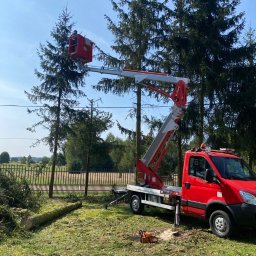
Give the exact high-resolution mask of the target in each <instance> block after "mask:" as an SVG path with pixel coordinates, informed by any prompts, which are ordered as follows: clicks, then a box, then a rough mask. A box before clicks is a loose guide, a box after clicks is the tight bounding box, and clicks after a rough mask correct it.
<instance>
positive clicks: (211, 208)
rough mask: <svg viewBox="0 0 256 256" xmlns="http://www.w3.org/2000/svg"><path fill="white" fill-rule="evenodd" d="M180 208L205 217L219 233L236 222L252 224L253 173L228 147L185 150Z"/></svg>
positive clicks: (255, 221)
mask: <svg viewBox="0 0 256 256" xmlns="http://www.w3.org/2000/svg"><path fill="white" fill-rule="evenodd" d="M181 210H182V212H183V213H185V214H189V215H194V216H196V217H202V218H206V219H207V220H209V224H210V227H211V229H212V232H213V233H214V234H216V235H217V236H219V237H226V236H229V235H231V234H232V233H233V231H234V229H235V227H236V226H251V227H252V226H254V227H256V175H255V173H254V172H253V171H252V170H251V169H250V167H249V166H248V165H247V164H246V163H245V161H243V160H242V159H241V158H240V157H238V156H236V155H235V154H234V153H233V151H232V150H229V149H220V150H211V149H209V148H208V149H199V150H190V151H187V152H186V153H185V159H184V167H183V178H182V193H181Z"/></svg>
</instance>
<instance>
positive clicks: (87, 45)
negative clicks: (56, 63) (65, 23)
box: [68, 34, 93, 63]
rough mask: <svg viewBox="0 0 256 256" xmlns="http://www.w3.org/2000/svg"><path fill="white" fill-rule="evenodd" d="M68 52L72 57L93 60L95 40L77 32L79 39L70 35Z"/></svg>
mask: <svg viewBox="0 0 256 256" xmlns="http://www.w3.org/2000/svg"><path fill="white" fill-rule="evenodd" d="M68 43H69V47H68V54H69V56H70V57H72V58H77V59H82V60H83V61H84V62H85V63H88V62H92V47H93V42H92V41H91V40H89V39H88V38H85V37H83V36H81V35H80V34H77V40H75V39H74V38H73V37H70V38H69V40H68Z"/></svg>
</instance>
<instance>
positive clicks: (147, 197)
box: [68, 34, 256, 237]
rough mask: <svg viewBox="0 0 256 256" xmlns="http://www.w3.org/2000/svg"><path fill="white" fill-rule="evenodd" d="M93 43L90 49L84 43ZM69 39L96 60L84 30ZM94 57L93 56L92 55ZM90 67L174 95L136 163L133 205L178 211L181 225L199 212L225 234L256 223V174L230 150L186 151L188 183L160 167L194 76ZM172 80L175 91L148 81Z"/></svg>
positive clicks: (73, 53)
mask: <svg viewBox="0 0 256 256" xmlns="http://www.w3.org/2000/svg"><path fill="white" fill-rule="evenodd" d="M87 41H88V42H90V44H89V46H90V47H89V48H88V47H84V42H87ZM71 42H72V40H69V51H68V52H69V55H70V57H73V58H79V59H82V60H83V61H84V62H85V63H88V62H91V61H92V45H93V43H92V42H91V41H90V40H88V39H86V38H84V37H83V36H81V35H79V34H78V40H77V45H76V46H75V47H74V46H73V45H72V43H71ZM88 56H89V57H88ZM86 68H87V70H88V71H89V72H98V73H104V74H112V75H118V76H125V77H131V78H134V79H135V83H140V84H141V85H143V86H146V87H147V88H149V89H150V90H153V91H156V92H158V93H160V94H162V95H164V96H165V97H169V98H170V99H172V100H173V102H174V105H173V107H172V108H171V112H170V114H169V116H168V117H167V118H166V120H165V122H164V124H163V125H162V127H161V129H160V131H159V133H158V134H157V136H156V138H155V139H154V141H153V142H152V144H151V146H150V147H149V148H148V150H147V152H146V153H145V155H144V156H143V158H142V159H140V160H138V161H137V163H136V169H137V172H138V175H139V177H140V180H141V183H140V184H138V185H127V191H128V192H127V194H128V195H129V196H130V207H131V210H132V211H133V212H134V213H137V214H138V213H141V212H142V210H143V208H144V205H148V206H153V207H159V208H164V209H168V210H174V211H175V225H178V224H179V214H180V212H181V213H183V214H188V215H193V216H196V217H199V218H204V219H206V220H208V221H209V224H210V227H211V230H212V232H213V233H214V234H215V235H217V236H219V237H228V236H230V235H232V234H233V233H234V231H235V228H236V227H237V226H251V227H256V174H255V173H254V172H253V171H252V170H251V169H250V168H249V166H248V165H247V164H246V163H245V162H244V161H243V160H242V159H241V158H240V157H238V156H236V155H235V154H234V152H233V151H232V150H230V149H220V150H211V149H210V148H207V147H205V146H204V147H201V148H199V149H192V150H190V151H187V152H186V153H185V157H184V166H183V176H182V187H175V186H165V185H164V183H163V181H162V179H161V177H160V176H159V175H158V174H157V170H158V168H159V166H160V164H161V161H162V159H163V157H164V155H165V153H166V152H167V148H168V144H169V142H170V139H171V138H172V137H173V135H174V133H175V131H176V130H177V129H178V127H179V126H178V124H177V122H178V120H179V119H180V118H181V116H182V114H183V109H184V108H185V106H186V103H187V84H188V82H189V79H187V78H181V77H174V76H171V75H168V74H165V73H155V72H147V71H138V70H126V69H113V68H105V67H101V68H97V67H90V66H86ZM146 80H150V81H158V82H165V83H166V82H167V83H170V84H173V85H174V90H173V92H172V93H169V92H166V91H163V90H161V89H159V88H157V87H155V86H152V85H150V84H149V85H147V84H145V82H144V81H146Z"/></svg>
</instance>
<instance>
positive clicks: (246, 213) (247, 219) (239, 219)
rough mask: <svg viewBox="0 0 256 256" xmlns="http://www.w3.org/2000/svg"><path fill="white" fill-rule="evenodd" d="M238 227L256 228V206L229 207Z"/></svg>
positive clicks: (237, 205)
mask: <svg viewBox="0 0 256 256" xmlns="http://www.w3.org/2000/svg"><path fill="white" fill-rule="evenodd" d="M228 208H229V209H230V211H231V212H232V215H233V217H234V219H235V222H236V224H237V225H238V226H247V227H256V205H251V204H245V203H243V204H235V205H229V207H228Z"/></svg>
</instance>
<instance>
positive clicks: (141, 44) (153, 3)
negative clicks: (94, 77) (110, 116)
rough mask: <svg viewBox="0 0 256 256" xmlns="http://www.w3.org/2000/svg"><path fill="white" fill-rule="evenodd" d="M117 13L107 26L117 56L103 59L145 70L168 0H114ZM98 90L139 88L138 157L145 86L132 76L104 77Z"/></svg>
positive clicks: (124, 66) (126, 90) (124, 90)
mask: <svg viewBox="0 0 256 256" xmlns="http://www.w3.org/2000/svg"><path fill="white" fill-rule="evenodd" d="M111 2H112V5H113V9H114V11H116V13H117V17H118V21H117V22H116V23H115V22H114V21H112V20H111V19H110V17H108V16H106V19H107V22H108V28H109V30H110V31H111V32H112V33H113V35H114V36H115V42H114V45H112V49H113V51H114V52H115V54H116V55H117V57H116V58H114V57H111V56H109V55H106V54H104V53H101V55H100V60H103V61H104V63H105V64H106V65H109V66H112V67H121V68H126V69H138V70H143V69H145V68H147V67H149V65H150V61H151V56H152V54H151V51H152V52H153V51H154V47H155V46H156V42H157V41H156V40H157V36H158V33H157V32H158V30H159V29H161V22H162V16H164V8H165V6H164V4H163V3H165V2H167V1H166V0H165V1H157V0H130V1H128V0H121V1H114V0H111ZM97 89H98V90H102V91H104V92H106V93H107V92H112V93H115V94H118V95H123V94H125V93H129V92H131V91H134V90H135V91H136V159H139V158H140V157H141V154H142V152H141V99H142V87H141V85H140V84H134V81H133V80H132V79H128V78H120V79H102V80H101V81H100V83H99V85H98V86H97Z"/></svg>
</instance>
